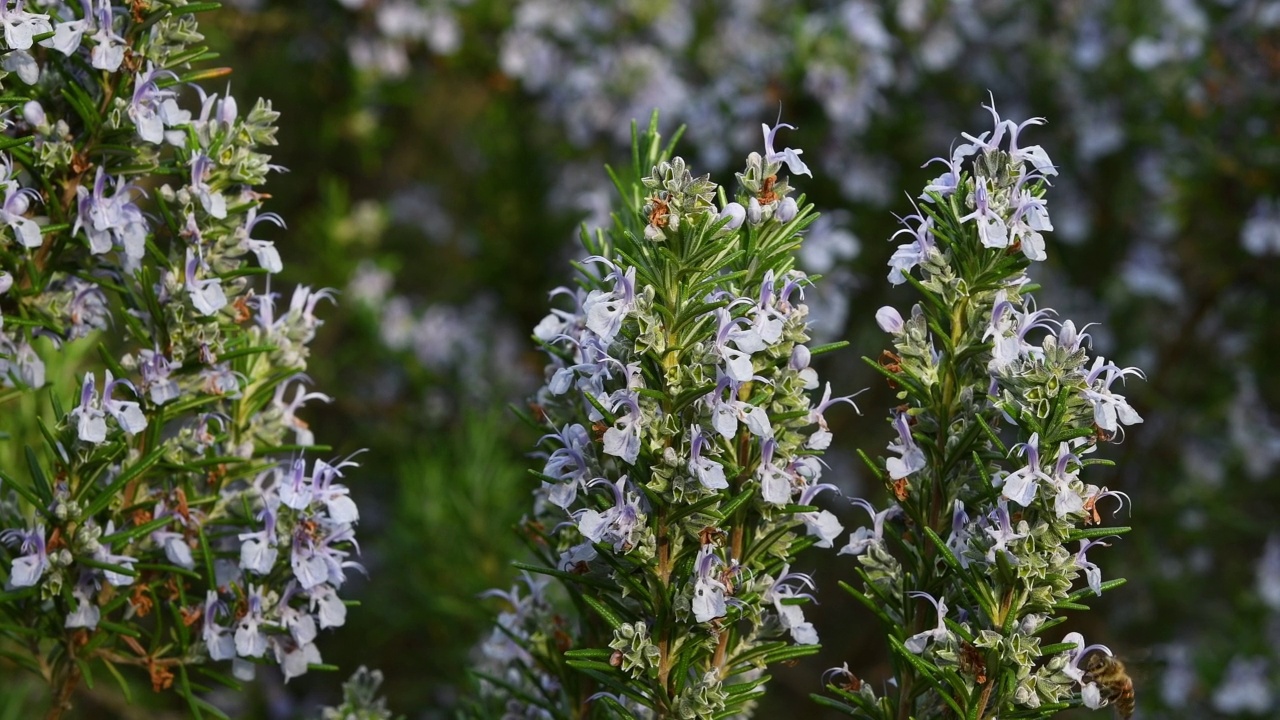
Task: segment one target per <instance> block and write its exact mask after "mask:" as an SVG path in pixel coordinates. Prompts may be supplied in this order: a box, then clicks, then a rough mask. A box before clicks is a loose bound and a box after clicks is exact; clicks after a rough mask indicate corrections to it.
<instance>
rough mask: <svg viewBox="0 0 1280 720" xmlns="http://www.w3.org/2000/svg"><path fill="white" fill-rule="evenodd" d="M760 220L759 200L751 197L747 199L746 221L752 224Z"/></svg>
mask: <svg viewBox="0 0 1280 720" xmlns="http://www.w3.org/2000/svg"><path fill="white" fill-rule="evenodd" d="M760 220H761V210H760V201H759V200H756V199H755V198H751V199H750V200H749V201H747V222H749V223H751V224H752V225H759V224H760Z"/></svg>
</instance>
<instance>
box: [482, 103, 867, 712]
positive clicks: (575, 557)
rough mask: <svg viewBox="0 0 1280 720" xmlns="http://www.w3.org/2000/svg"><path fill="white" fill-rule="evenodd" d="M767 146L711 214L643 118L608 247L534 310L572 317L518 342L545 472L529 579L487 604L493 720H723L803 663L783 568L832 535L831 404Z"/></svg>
mask: <svg viewBox="0 0 1280 720" xmlns="http://www.w3.org/2000/svg"><path fill="white" fill-rule="evenodd" d="M778 130H779V128H772V129H770V128H768V127H767V126H766V127H765V130H764V141H765V154H764V155H761V154H759V153H752V154H751V155H750V156H749V157H748V158H747V166H746V169H745V170H744V172H742V173H740V174H739V175H738V180H739V183H738V184H739V187H738V190H737V191H736V193H735V199H734V200H732V201H730V200H728V199H727V197H726V192H725V190H724V189H723V188H717V186H716V185H715V184H714V183H712V182H711V180H710V179H709V177H707V176H703V177H695V176H694V175H693V174H692V173H691V172H690V170H689V168H688V167H687V165H686V164H685V161H684V160H683V159H681V158H679V157H675V158H672V157H670V156H669V149H663V147H662V146H661V145H660V138H659V136H658V134H657V132H656V116H655V118H654V121H653V123H651V125H650V127H649V130H648V132H647V133H646V134H644V135H643V136H641V137H638V138H637V140H636V149H635V153H634V172H635V175H634V176H635V177H636V178H640V179H639V180H638V181H633V182H625V181H622V180H620V179H618V178H617V176H615V182H616V184H617V185H618V189H619V191H620V192H621V193H622V197H623V200H624V203H625V204H624V206H623V208H622V209H621V211H620V212H619V213H618V214H617V215H616V216H615V224H614V227H613V228H611V229H610V230H609V231H608V232H607V233H603V232H601V233H599V234H597V235H596V236H594V237H591V236H587V235H585V234H584V241H585V244H586V246H587V249H588V251H589V252H590V257H588V258H586V260H585V261H584V262H583V263H581V264H580V265H578V268H579V271H580V273H579V287H578V288H576V289H572V290H570V289H560V290H557V291H555V292H553V293H552V295H553V297H555V296H564V297H565V298H566V299H568V300H570V301H571V302H570V303H568V304H571V305H572V307H571V308H570V309H563V310H554V311H552V313H551V314H550V315H548V316H547V318H546V319H545V320H543V322H542V323H540V324H539V325H538V327H537V328H536V329H535V331H534V335H535V337H536V338H537V340H538V341H539V342H540V344H541V345H542V347H543V349H544V350H545V351H546V353H547V355H548V357H549V359H550V364H549V365H548V366H547V368H546V378H547V382H546V384H545V385H544V386H543V387H542V389H541V390H539V392H538V394H537V396H536V398H535V399H534V402H533V409H534V415H533V418H531V420H532V421H533V422H534V423H535V424H536V425H537V426H538V427H540V428H542V429H543V431H544V432H545V433H546V435H545V436H544V437H543V439H542V442H541V443H540V444H541V447H542V455H543V457H544V458H545V464H544V465H543V466H542V467H541V470H540V471H539V472H537V473H536V475H537V476H538V477H539V478H540V479H541V481H542V485H541V487H540V489H539V490H538V491H537V492H536V501H535V508H534V512H533V515H532V516H530V517H529V518H528V520H527V522H526V523H525V525H524V530H525V533H526V534H527V536H528V537H529V539H530V541H531V543H530V544H531V547H532V549H533V551H534V552H535V554H536V555H537V557H538V558H539V560H540V561H541V562H540V564H534V565H522V567H523V568H524V569H525V570H526V571H528V572H529V573H535V574H531V575H528V576H527V578H526V580H525V581H524V583H523V585H524V588H525V589H524V590H523V591H521V590H520V589H519V587H517V589H513V590H512V591H511V592H509V593H502V594H501V597H502V598H503V599H504V600H505V601H506V603H507V605H508V606H509V608H510V609H509V610H507V611H505V612H504V613H503V615H502V616H501V617H500V618H499V623H498V627H497V628H496V629H495V630H494V634H493V637H492V638H491V639H490V641H489V642H488V643H486V644H485V646H484V662H483V663H482V665H481V667H480V668H479V674H480V676H481V677H482V678H483V679H484V680H483V686H484V688H485V692H486V693H487V695H488V696H489V699H490V702H491V704H492V705H493V706H496V707H501V708H505V712H506V713H507V716H508V717H557V718H558V717H565V718H568V717H615V716H617V714H618V713H620V712H627V713H630V714H631V715H632V716H636V717H706V718H709V717H721V716H728V715H738V716H744V715H748V714H750V712H751V710H752V708H753V706H754V701H755V699H756V698H757V697H758V696H759V695H760V693H761V692H762V687H763V685H764V683H765V681H766V680H767V677H766V676H765V675H764V674H763V673H764V669H765V668H766V667H767V666H768V665H770V664H773V663H776V662H779V661H782V660H786V659H791V658H797V657H800V656H803V655H808V654H811V653H813V652H815V651H816V650H817V645H816V643H817V642H818V635H817V632H816V630H815V629H814V627H813V625H812V624H811V623H809V622H807V621H806V620H805V618H804V609H803V608H804V604H805V603H807V602H810V601H812V599H813V595H812V591H813V588H814V584H813V581H812V579H810V578H809V577H808V576H807V575H805V574H803V573H801V572H796V571H792V570H791V566H792V562H793V559H794V558H795V556H796V554H797V553H798V552H799V551H800V550H801V549H803V548H805V547H808V546H810V545H814V544H818V545H821V546H823V547H831V543H832V540H833V539H834V538H835V537H836V536H838V535H839V534H840V533H841V532H842V530H843V528H841V527H840V525H839V523H838V522H837V521H836V518H835V516H834V515H832V514H831V513H830V512H827V511H825V510H820V509H819V508H817V507H814V506H813V505H811V504H810V503H811V502H812V501H813V500H814V498H815V497H816V496H817V495H818V494H819V493H821V492H822V491H823V490H827V489H831V486H830V485H826V484H822V483H820V482H819V479H820V477H821V475H822V470H823V465H822V462H821V460H820V455H821V451H822V449H824V448H826V447H827V444H828V443H829V442H830V440H831V434H830V432H829V430H828V427H827V422H826V419H825V417H824V413H829V412H830V411H831V410H832V408H833V406H834V405H836V404H837V403H838V402H839V401H840V400H847V398H835V399H833V398H832V397H831V390H830V387H829V386H828V388H827V392H826V394H825V395H824V396H823V398H822V400H821V402H820V403H815V400H814V398H812V397H811V391H813V390H816V389H817V388H818V387H819V382H818V377H817V374H816V373H815V372H814V370H813V369H812V368H811V367H810V366H809V361H810V358H811V357H812V355H813V354H814V353H815V352H820V351H822V350H826V349H831V348H829V347H828V348H821V349H810V348H809V347H807V346H806V345H805V343H806V341H807V340H808V335H807V333H806V317H807V315H808V307H807V306H806V305H805V304H804V300H803V298H804V288H805V286H806V285H808V284H809V282H810V281H809V279H808V278H806V277H805V275H804V274H803V273H801V272H799V271H797V270H796V269H795V268H794V253H795V251H796V250H797V249H798V247H799V245H800V242H801V235H800V233H801V231H803V230H804V228H805V227H806V226H807V225H808V224H809V223H810V222H812V221H813V219H814V217H815V216H814V213H813V209H812V206H810V205H807V204H805V203H804V202H803V198H800V199H799V200H797V199H796V198H794V197H793V196H792V192H793V190H792V188H791V187H790V185H789V179H788V178H785V177H783V173H786V172H789V173H790V174H791V176H792V178H791V179H793V178H794V176H795V175H796V174H807V172H808V169H807V168H805V166H804V164H803V163H802V162H800V160H799V155H800V151H798V150H792V149H790V148H787V149H785V150H778V149H776V148H777V146H778V144H780V143H779V142H778V138H777V137H776V136H777V134H778ZM539 575H541V576H542V577H543V578H544V579H543V580H535V579H534V578H537V577H538V576H539ZM550 579H554V580H555V581H558V583H559V584H560V585H561V586H562V587H563V588H564V590H566V591H567V594H568V597H569V599H570V600H571V601H572V605H573V610H574V612H572V613H563V614H562V613H560V612H559V611H557V610H556V606H555V604H554V603H553V602H552V600H553V599H554V598H553V597H552V596H551V595H550V594H549V588H548V582H547V580H550Z"/></svg>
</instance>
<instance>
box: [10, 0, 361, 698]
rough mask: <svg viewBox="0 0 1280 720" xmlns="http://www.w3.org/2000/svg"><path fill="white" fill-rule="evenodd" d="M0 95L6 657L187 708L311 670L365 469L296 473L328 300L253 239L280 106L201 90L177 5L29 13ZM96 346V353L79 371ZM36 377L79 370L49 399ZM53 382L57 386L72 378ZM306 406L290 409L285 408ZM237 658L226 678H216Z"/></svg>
mask: <svg viewBox="0 0 1280 720" xmlns="http://www.w3.org/2000/svg"><path fill="white" fill-rule="evenodd" d="M12 5H13V6H12V7H9V6H10V3H5V4H4V7H2V8H0V15H3V17H4V23H5V34H4V44H5V48H4V49H3V53H4V61H3V65H4V68H5V69H6V70H8V71H10V72H9V74H7V75H6V76H5V77H4V78H2V79H0V84H3V86H4V87H3V90H4V92H3V98H0V110H2V111H3V112H0V114H2V115H3V116H4V117H5V118H6V119H5V122H4V124H3V131H2V132H0V188H2V189H3V194H4V198H5V199H4V205H3V210H2V212H0V220H3V223H4V225H5V228H4V229H3V230H0V403H5V402H7V401H10V400H12V399H14V398H16V397H18V396H20V395H22V394H24V393H30V392H35V391H42V392H41V397H42V398H46V397H47V398H48V401H49V406H50V407H51V410H52V413H51V414H50V415H49V417H47V418H36V417H23V416H21V415H20V414H18V413H15V412H11V411H9V410H6V411H5V427H4V430H5V431H6V434H5V442H9V443H13V444H14V445H15V446H21V447H20V448H19V453H18V454H22V455H25V457H26V461H27V462H26V464H25V466H24V467H22V468H18V467H3V468H0V581H2V582H3V586H4V589H3V592H0V651H3V654H4V655H5V656H6V657H10V658H15V659H17V660H18V662H19V664H21V665H22V666H23V667H26V668H29V669H32V670H34V671H36V672H38V673H39V674H40V675H41V676H42V677H43V678H44V679H45V680H46V681H48V683H49V684H50V687H51V691H52V693H53V703H52V707H51V709H50V712H49V716H50V717H57V716H58V715H59V714H61V713H62V712H63V711H64V710H65V709H66V708H67V707H69V705H70V702H71V699H72V697H73V694H74V691H75V689H76V687H77V686H78V684H79V682H80V679H81V677H82V674H84V673H88V672H91V671H92V669H93V668H95V667H96V666H100V665H106V666H107V668H108V669H110V670H111V674H112V675H113V676H115V677H117V678H122V677H123V676H122V675H121V674H120V673H119V672H117V670H116V668H117V666H121V665H125V666H136V667H138V668H140V669H143V670H145V671H146V673H147V674H148V676H149V677H150V680H151V683H152V685H153V687H154V688H155V689H156V690H157V691H159V690H163V689H165V688H169V687H174V688H176V689H177V690H178V691H179V692H181V693H182V694H183V695H184V696H186V697H187V698H188V701H189V703H190V705H191V708H192V710H193V712H194V713H196V714H197V715H198V714H199V712H200V707H201V702H202V701H200V700H199V699H198V698H197V697H196V696H195V694H194V692H195V689H196V688H199V687H200V685H199V684H197V682H196V681H195V680H194V679H193V677H192V676H193V674H194V673H196V672H198V673H200V674H201V675H203V676H204V677H205V678H206V679H207V680H212V681H215V682H220V683H226V684H231V685H235V681H236V679H241V680H243V679H247V678H250V677H252V676H253V674H254V671H255V669H256V667H257V665H258V664H262V663H263V662H274V663H276V664H278V665H279V666H280V667H281V669H282V670H283V673H284V676H285V678H286V679H288V678H292V677H295V676H297V675H300V674H302V673H304V672H306V671H307V668H308V666H310V665H314V664H318V663H320V662H321V657H320V652H319V650H318V648H317V646H316V641H317V639H318V635H319V631H320V630H323V629H326V628H332V627H337V626H340V625H342V624H343V622H344V620H345V616H346V606H345V605H344V604H343V602H342V600H341V599H340V598H339V597H338V594H337V593H338V591H339V589H340V588H341V586H342V584H343V582H344V580H345V578H346V577H347V574H348V573H349V572H351V571H352V570H353V569H355V568H358V565H357V562H356V560H355V558H354V555H355V553H356V551H357V548H356V545H355V540H354V534H353V533H354V530H353V527H354V525H355V523H356V521H357V520H358V511H357V509H356V506H355V504H354V503H353V502H352V501H351V499H350V496H349V493H348V490H347V488H346V487H345V486H344V485H343V484H342V482H340V480H341V479H342V477H343V475H344V473H346V472H347V471H348V469H349V468H350V467H351V466H352V465H354V463H352V462H350V461H349V460H346V461H334V462H326V461H324V460H322V459H312V458H309V457H304V452H306V451H310V452H319V451H323V450H325V448H323V447H319V446H316V445H315V444H314V439H313V437H312V434H311V432H310V431H309V429H308V428H307V425H306V423H305V422H304V421H303V420H301V419H300V417H299V414H300V413H301V411H302V406H303V405H304V404H305V403H307V402H309V401H314V400H327V397H326V396H324V395H322V394H320V393H308V392H306V391H305V390H303V388H302V387H301V386H302V384H303V383H304V382H305V375H304V374H303V373H304V371H305V370H306V367H307V357H308V349H307V346H308V344H309V343H310V342H311V340H312V339H313V337H314V335H315V331H316V328H317V327H318V326H319V325H320V320H319V319H318V318H317V317H316V314H315V313H316V310H317V304H318V303H319V301H321V300H324V299H327V298H328V297H329V293H328V292H327V291H323V290H322V291H312V290H310V289H308V288H305V287H303V288H298V289H296V290H295V291H294V292H293V294H292V300H291V301H290V302H289V304H288V305H287V306H284V307H279V306H278V305H277V302H278V298H277V296H276V294H274V293H272V292H270V290H269V284H268V283H266V282H261V281H262V280H266V279H267V278H262V277H261V276H269V275H271V274H273V273H276V272H279V271H280V270H281V267H282V263H281V260H280V256H279V253H278V252H277V251H276V250H275V247H274V244H273V243H272V242H271V241H270V240H264V239H258V238H254V237H252V234H253V233H255V232H257V233H259V234H261V233H262V231H263V228H261V227H258V228H257V229H256V230H255V226H260V225H261V224H262V221H263V220H267V221H270V222H272V223H274V224H276V225H283V222H282V221H281V220H280V219H279V218H278V217H276V216H275V215H274V214H272V213H260V209H261V205H262V200H263V198H265V197H266V196H265V195H263V194H261V193H259V192H258V191H257V190H256V188H258V187H259V186H261V185H262V184H263V183H264V182H265V179H266V176H267V174H268V173H269V172H270V171H272V170H275V169H278V168H276V167H275V166H273V165H271V164H270V156H269V155H267V154H266V153H265V152H264V151H265V149H266V148H268V147H269V146H271V145H274V144H275V132H276V128H275V121H276V118H277V113H275V112H274V111H272V109H271V105H270V103H269V102H267V101H264V100H259V101H258V102H256V103H255V104H254V105H253V106H252V107H250V108H248V109H247V112H242V110H241V108H240V107H239V105H238V103H237V102H236V100H235V98H233V97H231V96H230V95H229V94H218V93H209V92H208V91H207V90H206V89H204V88H202V87H201V86H200V85H198V84H197V82H198V81H200V80H206V79H211V78H216V77H219V76H222V75H225V74H226V73H227V72H229V71H228V70H226V69H212V70H210V69H198V68H197V64H198V63H201V62H204V61H206V60H208V59H209V58H211V57H212V56H213V55H212V53H210V52H209V51H208V50H207V49H206V48H204V47H203V46H202V45H201V44H200V43H201V41H202V39H203V38H202V37H201V36H200V34H199V27H198V25H197V23H196V20H195V15H194V13H196V12H199V11H201V10H207V9H211V7H213V6H212V5H211V4H208V3H197V4H193V5H188V4H187V3H185V2H182V1H181V0H174V1H171V2H169V1H166V2H154V3H134V4H132V5H131V6H113V4H112V3H111V2H110V0H95V1H94V2H92V3H88V2H86V3H65V4H52V5H48V6H47V7H46V9H47V10H48V11H49V12H48V14H44V13H35V12H32V11H30V10H28V9H27V8H28V7H30V4H28V5H26V6H24V4H23V3H22V2H21V1H19V2H17V3H13V4H12ZM89 344H94V345H97V347H98V351H99V352H98V361H95V363H94V364H93V365H91V366H85V367H81V366H79V365H77V364H76V363H78V362H79V359H80V358H82V357H84V355H85V354H86V353H85V351H86V350H87V349H88V348H85V347H82V346H84V345H89ZM46 364H51V365H53V366H55V367H57V368H60V369H61V368H68V369H70V370H72V371H74V372H75V373H76V377H77V380H76V383H75V385H74V386H67V387H63V386H61V385H59V384H57V383H53V382H48V380H49V378H50V377H53V376H54V374H51V373H46ZM58 375H62V373H58ZM290 389H292V390H293V394H292V396H289V395H288V394H287V391H288V390H290ZM227 660H229V661H231V671H232V673H231V676H227V675H225V674H223V673H222V672H220V671H218V670H216V669H214V668H212V667H211V666H210V664H211V661H227Z"/></svg>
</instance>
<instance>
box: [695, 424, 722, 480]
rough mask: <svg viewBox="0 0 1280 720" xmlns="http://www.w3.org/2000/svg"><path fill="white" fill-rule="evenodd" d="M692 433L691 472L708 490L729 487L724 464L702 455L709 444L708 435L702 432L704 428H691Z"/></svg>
mask: <svg viewBox="0 0 1280 720" xmlns="http://www.w3.org/2000/svg"><path fill="white" fill-rule="evenodd" d="M690 435H691V436H692V438H693V439H692V441H691V445H692V447H691V449H690V450H689V472H690V474H692V475H693V476H694V477H695V478H697V479H698V482H700V483H702V486H703V487H705V488H706V489H708V490H712V491H714V490H723V489H725V488H727V487H729V481H728V480H726V479H725V476H724V466H723V465H721V464H720V463H718V462H716V461H715V460H712V459H711V458H709V457H703V455H702V448H703V447H704V446H706V445H707V444H708V439H707V436H706V435H703V434H702V429H701V428H699V427H694V428H693V429H692V430H690Z"/></svg>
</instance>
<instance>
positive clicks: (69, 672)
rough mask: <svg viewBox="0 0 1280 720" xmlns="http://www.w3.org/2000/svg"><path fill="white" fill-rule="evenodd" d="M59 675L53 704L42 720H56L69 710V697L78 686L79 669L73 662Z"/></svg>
mask: <svg viewBox="0 0 1280 720" xmlns="http://www.w3.org/2000/svg"><path fill="white" fill-rule="evenodd" d="M59 674H61V675H62V679H61V682H58V683H57V685H58V688H57V691H56V692H55V694H54V697H53V704H52V705H50V706H49V712H47V713H45V716H44V720H58V718H61V717H62V713H63V712H64V711H67V710H70V709H71V695H72V694H73V693H75V691H76V687H77V686H78V685H79V684H80V667H79V666H78V665H76V664H75V663H74V662H69V663H67V665H66V670H65V671H63V673H59Z"/></svg>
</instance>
